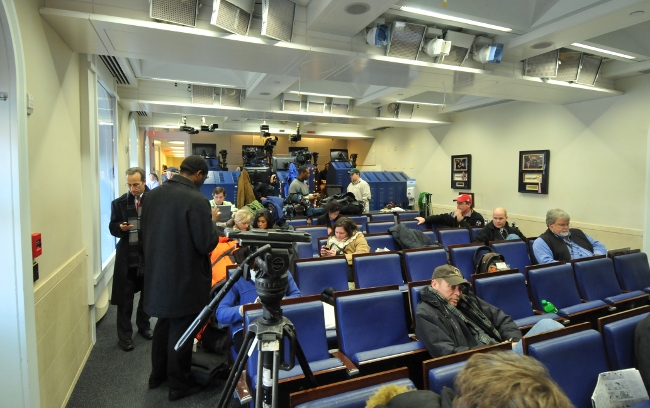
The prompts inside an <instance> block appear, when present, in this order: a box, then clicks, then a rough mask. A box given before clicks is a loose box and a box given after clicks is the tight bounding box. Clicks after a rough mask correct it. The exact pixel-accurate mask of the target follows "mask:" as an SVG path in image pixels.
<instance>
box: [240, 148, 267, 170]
mask: <svg viewBox="0 0 650 408" xmlns="http://www.w3.org/2000/svg"><path fill="white" fill-rule="evenodd" d="M241 156H242V160H243V162H244V167H258V166H265V165H267V164H268V162H267V161H266V154H265V153H264V150H263V149H261V148H256V147H245V148H243V149H242V151H241Z"/></svg>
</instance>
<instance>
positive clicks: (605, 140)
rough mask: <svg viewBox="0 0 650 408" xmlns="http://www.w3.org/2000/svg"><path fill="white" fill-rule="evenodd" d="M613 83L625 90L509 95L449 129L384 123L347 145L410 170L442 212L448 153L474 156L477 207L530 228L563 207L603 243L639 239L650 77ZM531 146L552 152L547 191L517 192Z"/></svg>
mask: <svg viewBox="0 0 650 408" xmlns="http://www.w3.org/2000/svg"><path fill="white" fill-rule="evenodd" d="M618 86H619V89H621V90H623V91H625V92H626V93H625V95H622V96H618V97H610V98H605V99H600V100H596V101H590V102H583V103H575V104H570V105H565V106H561V105H548V104H534V103H525V102H512V103H507V104H502V105H497V106H494V107H489V108H483V109H478V110H474V111H468V112H463V113H459V114H456V115H453V116H452V121H453V122H454V123H453V125H450V126H448V127H443V128H432V129H431V130H424V129H423V130H408V129H389V130H386V131H383V132H379V133H378V134H377V138H376V139H375V141H374V143H372V144H367V145H364V144H363V143H361V142H357V143H354V144H352V143H351V144H350V145H351V147H350V149H351V150H350V152H352V153H353V150H355V149H356V150H359V153H360V156H359V157H360V159H361V157H363V158H364V162H363V163H364V164H365V162H366V161H367V162H369V163H370V164H371V165H376V166H381V168H382V170H401V171H404V172H405V173H406V174H408V175H409V176H411V177H415V178H417V180H418V190H419V191H427V192H430V193H432V194H433V197H432V201H433V203H435V208H438V209H439V210H445V209H447V208H451V207H452V206H453V203H452V202H451V200H452V199H453V198H454V197H455V196H456V194H457V191H458V190H452V189H451V186H450V184H451V183H450V173H451V170H450V168H451V164H450V156H451V155H458V154H471V155H472V167H473V168H472V189H471V191H472V192H474V193H475V197H476V204H477V208H478V209H479V210H480V211H481V212H482V213H483V214H484V215H487V216H489V215H491V211H492V209H493V208H495V207H497V206H504V207H506V208H507V209H508V211H509V213H510V214H511V218H512V217H514V218H517V220H518V221H519V222H520V223H522V222H523V226H525V227H527V228H526V229H524V233H525V234H526V235H528V236H534V235H538V234H539V233H541V232H543V230H544V228H545V227H544V223H543V217H544V216H545V213H546V211H547V210H548V209H549V208H555V207H560V208H563V209H564V210H566V211H567V212H568V213H569V214H570V215H571V217H572V223H573V224H575V225H576V226H578V227H580V228H585V229H586V230H587V232H588V233H593V231H603V234H601V235H602V236H601V239H602V240H603V242H605V244H606V245H608V246H615V245H618V244H626V243H630V242H631V243H632V244H633V245H635V246H637V247H639V246H641V239H642V229H643V222H644V221H643V220H644V214H645V209H644V202H645V184H646V176H645V172H646V150H647V149H646V145H647V135H648V128H649V127H650V115H648V112H650V97H648V93H649V92H650V76H648V75H644V76H638V77H634V78H629V79H626V80H623V81H620V82H619V84H618ZM538 149H539V150H541V149H548V150H550V151H551V159H550V169H549V170H550V173H549V176H550V180H549V194H548V195H534V194H521V193H518V192H517V180H518V174H519V173H518V163H519V162H518V160H519V158H518V157H519V151H521V150H538ZM522 229H523V228H522ZM595 235H596V236H598V234H595ZM605 237H606V238H605Z"/></svg>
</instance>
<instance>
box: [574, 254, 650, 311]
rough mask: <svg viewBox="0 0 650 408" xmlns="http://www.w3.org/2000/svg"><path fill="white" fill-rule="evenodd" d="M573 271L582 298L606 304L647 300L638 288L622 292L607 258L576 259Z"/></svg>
mask: <svg viewBox="0 0 650 408" xmlns="http://www.w3.org/2000/svg"><path fill="white" fill-rule="evenodd" d="M573 271H574V273H575V276H576V282H577V283H578V289H579V290H580V293H581V294H582V298H583V299H587V300H603V301H605V303H607V304H608V305H612V306H615V305H620V304H622V303H628V306H629V305H630V303H634V302H635V301H636V302H643V303H646V302H647V301H648V295H647V294H646V293H644V292H643V291H640V290H635V291H633V292H627V293H623V291H621V287H620V286H619V285H618V281H617V280H616V272H614V264H613V263H612V260H611V259H609V258H598V259H589V260H585V261H577V262H575V263H574V264H573Z"/></svg>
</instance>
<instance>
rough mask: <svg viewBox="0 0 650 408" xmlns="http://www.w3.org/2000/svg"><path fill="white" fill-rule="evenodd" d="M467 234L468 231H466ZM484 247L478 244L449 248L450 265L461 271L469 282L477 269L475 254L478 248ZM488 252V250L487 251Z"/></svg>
mask: <svg viewBox="0 0 650 408" xmlns="http://www.w3.org/2000/svg"><path fill="white" fill-rule="evenodd" d="M464 231H465V233H467V230H464ZM480 246H483V244H482V243H477V244H459V245H450V246H449V248H448V249H449V263H450V264H452V265H454V266H455V267H456V268H458V269H460V272H461V273H462V274H463V277H464V278H465V279H467V280H468V281H469V280H470V279H471V277H472V275H473V274H474V270H475V269H476V268H475V266H474V253H475V252H476V248H478V247H480ZM485 252H487V250H486V251H485Z"/></svg>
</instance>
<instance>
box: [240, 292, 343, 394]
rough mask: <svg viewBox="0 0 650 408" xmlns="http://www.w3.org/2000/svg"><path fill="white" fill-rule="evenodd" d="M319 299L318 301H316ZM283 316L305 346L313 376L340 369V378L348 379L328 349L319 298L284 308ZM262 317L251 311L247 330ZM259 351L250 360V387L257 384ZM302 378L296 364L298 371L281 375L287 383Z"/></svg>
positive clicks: (285, 354) (247, 318) (286, 352)
mask: <svg viewBox="0 0 650 408" xmlns="http://www.w3.org/2000/svg"><path fill="white" fill-rule="evenodd" d="M314 298H316V299H314ZM282 314H283V316H285V317H287V318H288V319H289V320H290V321H291V323H293V325H294V327H295V329H296V333H297V334H298V341H299V342H300V345H301V346H302V350H303V352H304V353H305V357H306V358H307V361H308V363H309V367H310V368H311V369H312V371H313V372H315V373H316V372H318V371H323V370H331V369H338V370H340V371H341V372H340V374H341V377H340V378H343V377H344V376H345V372H346V370H345V366H344V365H343V362H342V361H341V360H340V359H339V358H338V357H332V356H331V355H330V354H329V351H328V347H327V336H326V334H325V316H324V313H323V303H322V302H321V301H320V300H319V299H317V297H313V298H311V299H310V300H309V301H300V300H298V301H296V302H295V303H291V304H287V305H283V306H282ZM259 317H262V309H261V308H257V309H255V310H249V311H246V312H245V313H244V326H245V329H246V330H248V327H249V325H250V324H251V323H252V322H253V321H254V320H255V319H257V318H259ZM284 345H285V349H284V350H285V352H284V356H285V358H287V357H286V356H289V347H288V342H285V344H284ZM257 354H258V353H257V349H255V351H254V352H253V353H252V354H251V356H250V357H249V359H248V377H249V378H250V380H251V387H252V388H255V385H256V384H257ZM298 375H302V369H301V368H300V365H299V364H298V361H297V360H296V365H295V367H294V368H293V369H292V370H290V371H283V370H280V371H279V379H280V380H283V379H287V378H291V377H295V376H298Z"/></svg>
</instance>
